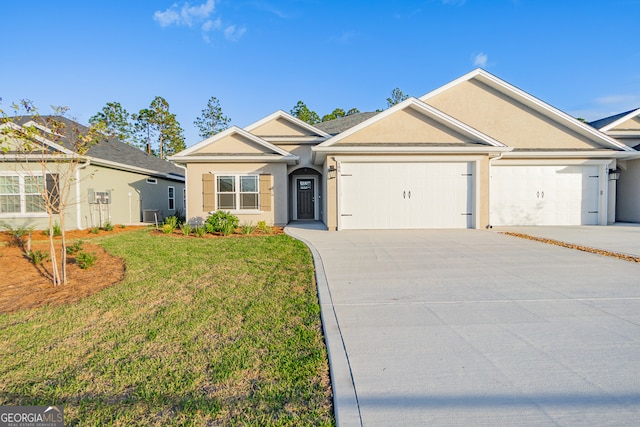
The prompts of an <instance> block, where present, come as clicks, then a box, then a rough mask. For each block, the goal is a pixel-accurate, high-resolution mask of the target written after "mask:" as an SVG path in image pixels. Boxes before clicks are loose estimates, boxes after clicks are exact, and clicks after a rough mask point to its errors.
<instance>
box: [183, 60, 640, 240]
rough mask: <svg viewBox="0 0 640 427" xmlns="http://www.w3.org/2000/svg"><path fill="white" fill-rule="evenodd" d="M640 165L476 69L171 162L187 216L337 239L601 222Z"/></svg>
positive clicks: (201, 146)
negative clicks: (307, 228)
mask: <svg viewBox="0 0 640 427" xmlns="http://www.w3.org/2000/svg"><path fill="white" fill-rule="evenodd" d="M636 155H637V153H636V152H635V151H634V150H633V149H631V148H630V147H628V146H627V145H625V144H624V143H621V142H619V141H617V140H615V139H613V138H611V137H609V136H607V135H605V134H603V133H601V132H599V131H597V130H595V129H593V128H592V127H591V126H589V125H587V124H585V123H582V122H580V121H579V120H576V119H574V118H572V117H570V116H569V115H567V114H565V113H563V112H561V111H559V110H557V109H555V108H553V107H552V106H550V105H548V104H546V103H544V102H542V101H540V100H539V99H537V98H535V97H533V96H531V95H529V94H527V93H526V92H523V91H522V90H520V89H518V88H516V87H514V86H512V85H510V84H508V83H506V82H504V81H503V80H500V79H499V78H497V77H495V76H493V75H491V74H489V73H488V72H486V71H484V70H481V69H477V70H474V71H472V72H471V73H469V74H467V75H465V76H462V77H460V78H459V79H457V80H454V81H453V82H451V83H449V84H447V85H445V86H443V87H441V88H439V89H437V90H435V91H433V92H430V93H429V94H427V95H425V96H423V97H421V98H420V99H416V98H409V99H407V100H405V101H404V102H401V103H399V104H397V105H395V106H393V107H391V108H389V109H387V110H385V111H383V112H380V113H377V114H376V113H362V114H356V115H354V116H348V117H343V118H340V119H337V120H333V121H330V122H326V123H320V124H318V125H316V126H311V125H309V124H307V123H304V122H302V121H300V120H298V119H297V118H295V117H292V116H291V115H289V114H287V113H285V112H283V111H278V112H276V113H274V114H272V115H270V116H268V117H265V118H264V119H262V120H260V121H258V122H256V123H254V124H252V125H250V126H247V127H246V128H244V129H240V128H237V127H233V128H230V129H228V130H226V131H225V132H222V133H220V134H217V135H215V136H213V137H211V138H209V139H206V140H204V141H202V142H200V143H198V144H196V145H194V146H192V147H190V148H188V149H186V150H184V151H182V152H180V153H177V154H176V155H174V156H172V157H171V158H170V159H171V160H172V161H175V162H178V163H181V164H184V165H185V166H186V169H187V199H188V206H187V216H188V218H189V220H190V221H191V222H194V223H196V222H200V221H202V220H203V219H204V218H206V216H207V215H209V213H210V212H212V211H215V210H217V209H223V210H229V211H231V212H232V213H234V214H236V215H237V216H238V217H239V218H240V221H241V222H245V223H249V222H253V223H255V222H257V221H260V220H264V221H266V222H267V223H270V224H276V225H284V224H286V223H287V222H289V221H292V220H319V221H322V222H324V224H325V225H326V226H327V228H328V229H329V230H342V229H369V228H390V229H394V228H484V227H488V226H493V225H578V224H585V225H587V224H601V225H605V224H607V223H610V222H613V221H614V219H615V203H614V200H615V188H616V185H615V180H611V179H610V177H609V172H610V171H612V170H615V169H616V167H617V163H618V161H619V160H621V159H627V158H632V157H634V156H636Z"/></svg>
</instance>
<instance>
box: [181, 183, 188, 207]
mask: <svg viewBox="0 0 640 427" xmlns="http://www.w3.org/2000/svg"><path fill="white" fill-rule="evenodd" d="M182 208H183V209H187V189H186V188H183V189H182Z"/></svg>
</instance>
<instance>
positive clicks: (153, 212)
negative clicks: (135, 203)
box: [142, 209, 164, 224]
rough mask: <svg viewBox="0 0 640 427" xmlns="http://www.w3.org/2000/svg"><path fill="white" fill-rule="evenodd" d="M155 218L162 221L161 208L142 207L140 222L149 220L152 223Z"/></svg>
mask: <svg viewBox="0 0 640 427" xmlns="http://www.w3.org/2000/svg"><path fill="white" fill-rule="evenodd" d="M156 220H157V221H158V222H161V221H164V218H162V210H161V209H144V210H143V211H142V222H149V223H152V224H153V223H155V222H156Z"/></svg>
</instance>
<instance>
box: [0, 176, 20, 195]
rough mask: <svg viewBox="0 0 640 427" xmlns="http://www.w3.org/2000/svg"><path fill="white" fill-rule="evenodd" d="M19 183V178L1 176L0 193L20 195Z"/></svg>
mask: <svg viewBox="0 0 640 427" xmlns="http://www.w3.org/2000/svg"><path fill="white" fill-rule="evenodd" d="M19 183H20V181H19V178H18V177H17V176H0V193H3V194H18V193H19V192H20V187H19Z"/></svg>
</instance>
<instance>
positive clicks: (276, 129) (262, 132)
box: [251, 118, 315, 137]
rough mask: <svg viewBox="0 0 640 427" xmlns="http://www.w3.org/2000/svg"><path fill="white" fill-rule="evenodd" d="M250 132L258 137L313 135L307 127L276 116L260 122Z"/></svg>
mask: <svg viewBox="0 0 640 427" xmlns="http://www.w3.org/2000/svg"><path fill="white" fill-rule="evenodd" d="M251 133H252V134H254V135H257V136H260V137H269V136H315V134H313V133H311V132H309V131H308V130H307V129H304V128H301V127H299V126H296V125H295V124H294V123H291V122H290V121H289V120H285V119H283V118H277V119H275V120H271V121H269V122H267V123H264V124H262V125H261V126H258V127H256V128H254V129H252V130H251Z"/></svg>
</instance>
